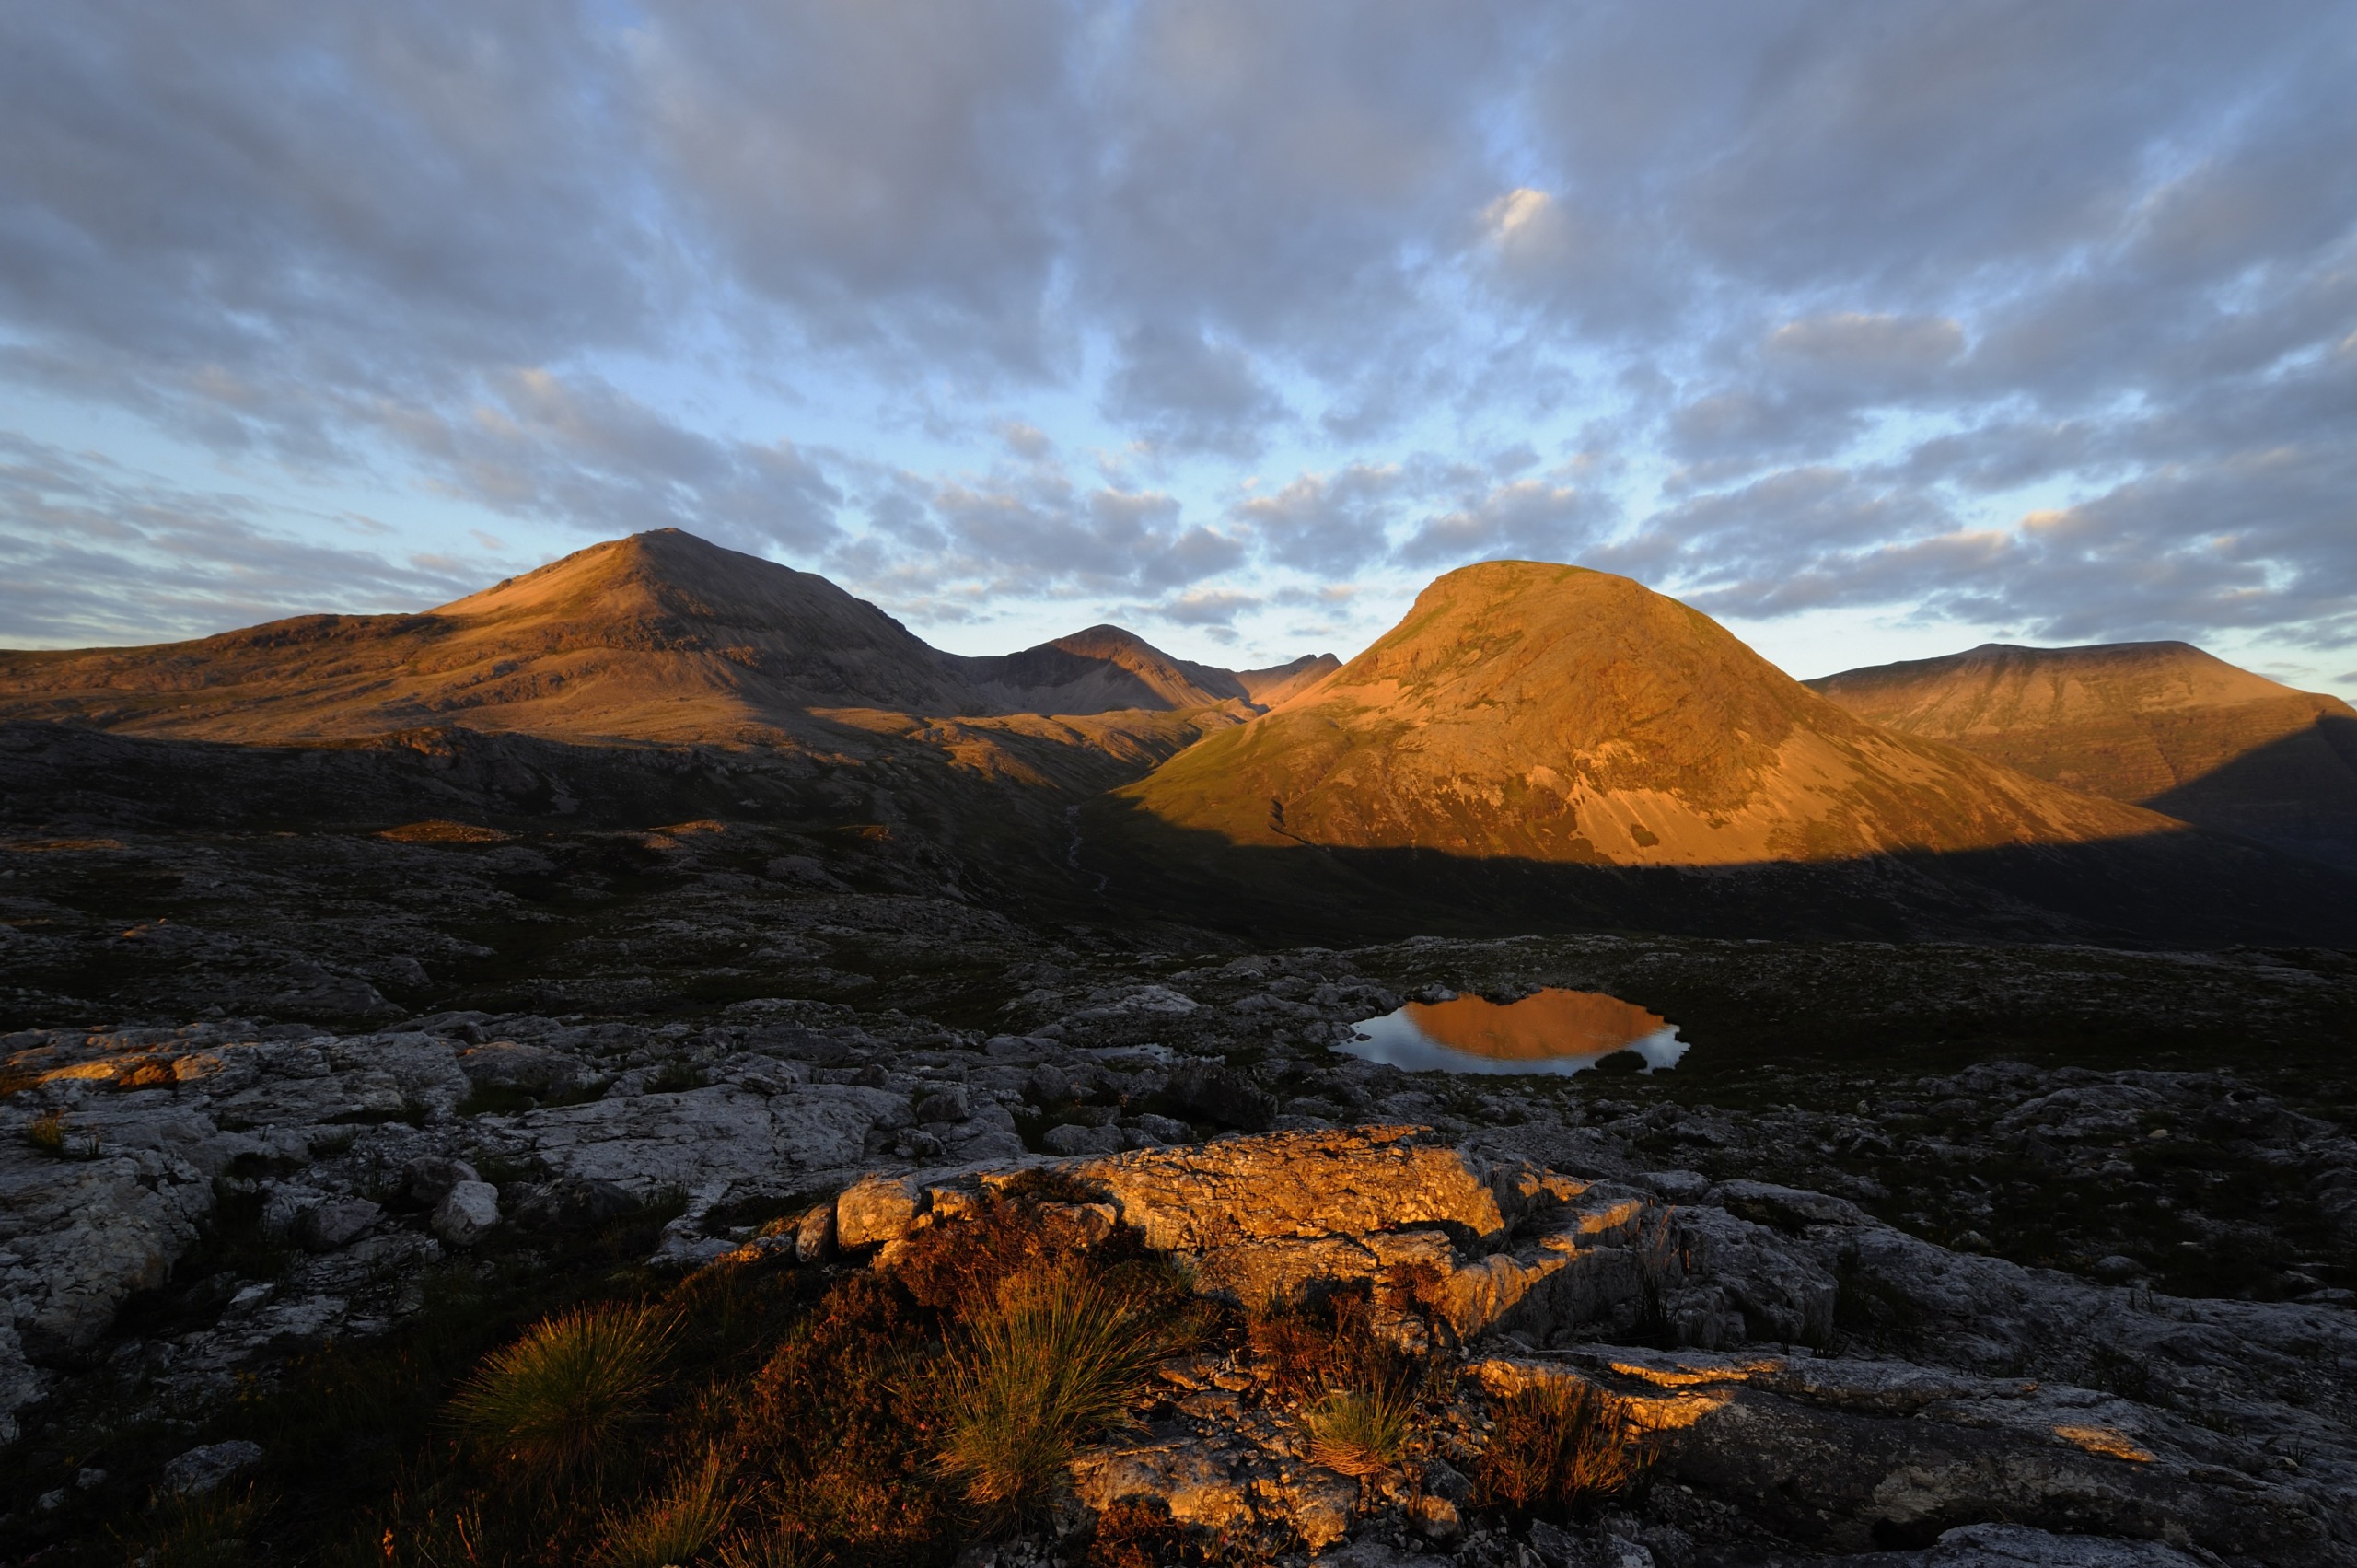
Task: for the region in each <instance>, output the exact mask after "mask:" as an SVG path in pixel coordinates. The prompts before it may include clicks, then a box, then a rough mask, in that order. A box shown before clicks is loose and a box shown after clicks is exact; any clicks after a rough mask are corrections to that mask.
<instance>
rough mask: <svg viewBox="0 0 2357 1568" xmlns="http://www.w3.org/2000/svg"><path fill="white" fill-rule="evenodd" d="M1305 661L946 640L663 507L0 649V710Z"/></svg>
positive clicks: (229, 732) (1156, 672) (407, 704)
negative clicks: (704, 533) (330, 604)
mask: <svg viewBox="0 0 2357 1568" xmlns="http://www.w3.org/2000/svg"><path fill="white" fill-rule="evenodd" d="M1328 662H1329V663H1330V662H1331V660H1330V656H1329V660H1328ZM1303 668H1306V666H1304V665H1303V664H1302V663H1301V661H1296V664H1295V665H1294V666H1286V667H1283V668H1282V669H1281V670H1279V671H1250V672H1246V673H1244V674H1241V675H1239V674H1238V673H1237V672H1235V671H1231V670H1224V669H1216V668H1212V667H1210V666H1208V665H1198V664H1192V663H1190V662H1188V661H1186V660H1182V659H1175V658H1172V657H1170V656H1168V655H1167V654H1164V653H1162V652H1161V651H1160V650H1158V649H1156V648H1155V647H1153V646H1152V645H1149V644H1147V643H1146V642H1144V640H1143V639H1141V638H1139V637H1137V636H1136V635H1134V634H1133V633H1128V632H1124V631H1122V630H1121V629H1120V628H1119V627H1113V626H1097V627H1092V628H1090V629H1089V630H1088V631H1086V632H1083V633H1077V634H1076V635H1074V636H1071V637H1065V638H1060V639H1058V640H1057V641H1055V642H1053V643H1048V644H1043V645H1040V646H1039V647H1037V648H1032V649H1029V650H1027V651H1026V652H1023V653H1019V654H1012V655H1007V656H1004V657H999V658H980V659H974V658H960V657H958V656H954V655H951V654H946V653H943V652H941V651H940V650H938V649H935V648H934V647H931V646H929V645H927V644H925V643H924V642H923V640H922V639H920V638H919V637H917V636H916V635H915V634H914V633H911V632H910V631H909V630H908V629H907V628H906V627H904V626H902V625H901V624H900V622H899V621H895V620H893V619H892V618H891V617H890V616H888V615H887V614H885V613H884V612H883V611H882V610H878V609H877V608H876V607H875V606H874V605H872V604H869V603H867V602H866V601H865V600H864V599H859V598H853V596H852V595H850V594H848V593H845V592H844V591H843V590H842V588H839V587H836V586H835V585H834V584H832V583H830V582H829V581H828V580H827V579H826V578H824V577H821V576H817V575H812V574H810V573H807V572H796V571H794V570H792V569H791V568H788V567H784V566H780V565H778V564H776V563H772V562H769V561H764V560H761V558H759V557H757V556H751V555H745V554H741V553H739V552H736V551H732V550H726V549H723V548H721V547H719V546H717V545H714V544H711V543H708V542H706V541H705V540H701V539H698V538H696V537H695V536H694V535H692V534H689V533H683V532H680V531H679V530H678V529H675V528H666V529H662V530H660V531H657V532H653V533H643V534H634V535H633V536H631V537H630V538H628V539H621V540H610V541H608V542H606V543H603V544H598V545H592V546H590V547H589V548H588V549H586V550H583V551H579V552H575V553H574V554H572V555H568V556H566V557H564V558H563V560H561V561H556V562H553V563H550V564H549V565H546V566H542V567H540V569H539V570H537V571H533V572H528V573H526V574H525V575H522V576H518V577H513V578H510V579H508V580H507V581H505V582H503V583H500V584H498V585H497V586H495V587H491V588H487V589H485V590H484V591H482V593H478V594H472V595H470V596H469V597H467V598H462V599H459V600H457V601H456V602H455V603H451V604H447V605H443V606H441V607H440V608H439V609H435V610H427V611H424V612H423V613H421V614H415V615H306V616H298V617H296V618H293V619H291V620H286V621H273V622H270V623H269V624H267V625H262V626H255V627H250V628H248V629H246V630H243V631H238V632H228V633H222V634H221V635H219V636H215V637H206V638H203V639H200V640H198V641H195V642H188V643H174V644H168V645H162V646H157V647H139V648H100V649H87V650H79V651H74V652H64V653H33V652H12V653H0V718H13V719H56V720H64V721H69V722H75V723H82V724H91V725H97V726H102V727H106V728H110V729H119V730H122V731H125V732H127V733H131V734H144V735H157V736H174V737H182V738H204V739H210V740H226V741H235V742H240V743H255V742H289V741H291V742H297V743H318V742H321V741H339V740H350V739H355V738H365V737H369V736H378V735H385V734H389V733H393V732H397V731H401V730H405V729H411V728H417V727H431V726H451V725H458V726H466V727H470V728H474V729H481V730H496V731H509V732H516V733H521V734H528V735H533V736H537V737H540V738H548V739H555V740H563V741H571V742H576V743H597V742H606V741H614V740H626V741H664V742H722V743H725V742H728V741H731V740H735V739H737V738H742V737H744V736H747V735H751V734H761V733H768V732H800V731H805V730H807V729H808V727H809V723H808V721H809V718H810V715H812V714H819V715H821V716H824V715H827V714H836V713H840V712H841V711H844V710H878V711H882V712H888V713H905V714H927V715H933V716H951V715H958V716H967V717H975V718H984V717H992V716H1004V715H1010V714H1042V715H1045V714H1074V715H1088V714H1106V713H1109V712H1113V711H1127V710H1132V709H1137V710H1145V711H1149V712H1155V713H1170V712H1178V711H1182V710H1188V709H1193V708H1201V707H1207V706H1211V705H1214V704H1219V703H1236V704H1245V703H1250V702H1252V701H1253V699H1252V695H1251V693H1252V692H1253V691H1256V690H1260V691H1268V690H1271V689H1272V687H1277V686H1282V685H1283V676H1284V675H1285V674H1286V673H1287V672H1291V673H1292V674H1294V675H1296V676H1297V675H1298V674H1299V673H1300V671H1301V670H1302V669H1303ZM1247 711H1248V709H1246V708H1244V707H1242V706H1239V707H1238V708H1237V716H1239V717H1240V716H1242V714H1244V713H1245V712H1247Z"/></svg>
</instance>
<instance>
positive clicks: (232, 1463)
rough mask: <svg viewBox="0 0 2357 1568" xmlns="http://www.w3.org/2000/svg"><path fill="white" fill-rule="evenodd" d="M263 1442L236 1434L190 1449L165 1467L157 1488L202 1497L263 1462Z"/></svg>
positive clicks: (182, 1495) (175, 1493)
mask: <svg viewBox="0 0 2357 1568" xmlns="http://www.w3.org/2000/svg"><path fill="white" fill-rule="evenodd" d="M261 1458H262V1454H261V1444H259V1443H249V1442H247V1441H246V1440H245V1439H243V1438H241V1437H233V1438H231V1439H230V1440H229V1441H228V1442H226V1443H207V1444H205V1445H204V1446H203V1447H200V1448H191V1449H190V1450H189V1451H188V1452H187V1453H185V1454H182V1455H180V1458H176V1459H173V1460H172V1461H171V1462H170V1463H168V1464H167V1465H166V1466H165V1467H164V1473H163V1476H162V1478H161V1480H160V1481H158V1482H157V1490H159V1491H161V1492H164V1493H168V1494H169V1495H172V1496H176V1497H202V1496H203V1495H204V1494H205V1493H209V1492H212V1491H214V1490H215V1488H217V1487H219V1486H220V1484H221V1483H222V1482H223V1481H227V1480H228V1479H229V1478H230V1477H232V1476H235V1475H238V1474H240V1473H241V1472H243V1471H246V1470H250V1469H253V1468H254V1467H255V1466H256V1465H258V1464H260V1463H261Z"/></svg>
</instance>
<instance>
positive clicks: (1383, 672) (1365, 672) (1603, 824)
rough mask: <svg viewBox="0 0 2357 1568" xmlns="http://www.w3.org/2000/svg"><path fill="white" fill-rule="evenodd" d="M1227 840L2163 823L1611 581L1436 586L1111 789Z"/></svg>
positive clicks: (1529, 840) (1903, 836)
mask: <svg viewBox="0 0 2357 1568" xmlns="http://www.w3.org/2000/svg"><path fill="white" fill-rule="evenodd" d="M1124 793H1125V795H1126V796H1127V797H1128V798H1130V799H1132V800H1133V801H1135V802H1136V803H1137V804H1138V805H1139V806H1140V807H1143V808H1144V810H1146V811H1147V812H1149V813H1151V814H1152V815H1153V816H1154V817H1155V818H1157V819H1160V820H1162V821H1164V822H1167V823H1169V824H1171V825H1173V826H1176V827H1181V828H1190V829H1201V830H1209V831H1212V832H1214V833H1217V834H1219V835H1220V836H1221V837H1222V838H1224V839H1225V840H1226V841H1227V842H1231V843H1238V844H1263V845H1271V846H1273V845H1282V844H1286V843H1296V842H1297V843H1310V844H1322V845H1333V846H1348V847H1353V848H1366V849H1376V848H1382V849H1408V848H1422V849H1435V850H1441V851H1444V852H1446V853H1447V854H1453V855H1459V856H1482V857H1498V856H1510V857H1514V858H1516V859H1524V860H1532V861H1541V862H1573V863H1581V864H1599V863H1603V864H1612V865H1754V864H1758V863H1760V862H1763V861H1777V860H1803V861H1813V860H1827V859H1839V858H1843V857H1851V856H1857V855H1866V854H1885V853H1889V852H1893V851H1898V850H1932V851H1940V852H1945V851H1956V850H1970V849H1986V848H1991V847H1994V846H1999V845H2010V844H2026V843H2076V842H2090V841H2094V840H2098V839H2114V838H2125V837H2133V836H2136V835H2140V834H2150V833H2163V832H2170V831H2174V830H2177V826H2178V825H2177V823H2174V822H2172V821H2170V820H2169V819H2166V818H2164V817H2160V816H2157V815H2155V814H2154V813H2151V812H2147V811H2142V810H2138V809H2136V808H2135V807H2129V806H2124V805H2121V804H2119V803H2118V802H2114V801H2108V800H2097V799H2094V798H2091V797H2089V796H2084V795H2080V794H2077V793H2074V792H2072V791H2069V790H2063V789H2058V788H2056V787H2054V786H2052V785H2050V784H2043V783H2041V782H2039V781H2038V780H2035V779H2030V778H2026V777H2025V776H2023V775H2021V774H2019V773H2016V772H2011V771H2009V770H2007V769H2004V768H2000V767H1995V766H1992V765H1991V764H1990V763H1989V762H1987V761H1984V760H1982V759H1980V758H1979V757H1975V756H1973V755H1971V754H1969V753H1967V752H1963V751H1958V750H1956V749H1952V748H1949V747H1945V746H1941V745H1938V744H1935V743H1930V742H1925V741H1922V740H1918V739H1914V738H1909V737H1903V736H1898V735H1893V734H1890V733H1888V732H1887V731H1884V730H1881V729H1877V728H1876V727H1875V726H1872V725H1870V724H1866V723H1864V722H1862V721H1861V720H1859V719H1858V718H1856V717H1855V716H1853V715H1852V714H1849V713H1848V712H1846V711H1845V710H1843V709H1841V708H1840V707H1838V706H1836V705H1835V704H1833V703H1829V702H1828V701H1826V700H1825V699H1824V698H1822V697H1819V696H1817V694H1816V693H1814V692H1812V691H1808V690H1807V689H1806V688H1805V687H1804V686H1802V685H1801V684H1800V683H1799V682H1798V681H1795V680H1793V679H1790V678H1789V677H1787V676H1785V675H1784V674H1782V672H1781V671H1779V670H1778V669H1776V668H1775V667H1774V666H1772V665H1771V664H1769V663H1768V662H1767V661H1766V660H1764V659H1762V658H1760V657H1759V656H1758V655H1756V654H1754V653H1753V652H1752V651H1751V650H1750V649H1748V648H1747V647H1745V646H1744V645H1742V644H1741V643H1739V642H1737V641H1736V639H1735V638H1734V637H1733V636H1732V635H1730V634H1729V633H1727V632H1726V631H1725V629H1724V628H1723V627H1721V626H1720V625H1718V624H1717V622H1715V621H1712V620H1711V619H1710V618H1709V617H1707V616H1705V615H1702V614H1701V613H1700V612H1699V611H1696V610H1690V609H1689V608H1687V607H1686V606H1685V605H1682V604H1679V603H1678V601H1677V600H1675V599H1671V598H1664V597H1663V596H1662V595H1660V594H1656V593H1653V592H1651V591H1649V590H1648V589H1646V588H1643V587H1640V586H1639V585H1637V584H1636V583H1633V582H1631V581H1630V580H1629V579H1628V578H1625V577H1616V576H1611V575H1608V574H1605V573H1601V572H1590V571H1585V570H1582V569H1580V568H1578V567H1573V566H1552V565H1540V564H1536V563H1528V562H1493V563H1488V564H1485V565H1480V566H1469V567H1467V568H1465V569H1464V570H1462V571H1458V572H1452V573H1450V574H1449V575H1446V576H1445V577H1442V578H1441V579H1440V580H1439V581H1437V582H1435V583H1434V584H1433V585H1432V586H1431V587H1428V588H1426V589H1425V590H1424V592H1423V593H1422V595H1421V596H1419V597H1418V598H1417V600H1416V602H1415V605H1414V607H1413V608H1412V609H1411V610H1410V611H1409V612H1408V616H1407V618H1406V619H1405V620H1403V621H1400V623H1399V625H1398V626H1396V627H1394V628H1393V629H1392V630H1391V631H1390V632H1389V633H1387V634H1386V635H1385V636H1384V637H1383V638H1382V639H1381V640H1380V641H1378V642H1376V644H1375V645H1374V646H1372V647H1370V648H1369V649H1367V651H1366V652H1364V654H1361V655H1360V656H1358V657H1357V658H1354V659H1353V660H1352V661H1351V662H1350V663H1349V664H1347V665H1344V666H1343V667H1342V668H1341V669H1340V670H1339V671H1338V672H1336V673H1335V674H1333V675H1330V676H1329V677H1328V678H1326V679H1324V680H1323V681H1321V682H1320V683H1318V685H1316V686H1315V687H1313V688H1311V689H1309V690H1307V691H1303V692H1301V693H1299V694H1297V695H1295V697H1294V698H1293V699H1292V700H1291V701H1289V702H1286V703H1282V704H1280V705H1278V706H1277V707H1275V708H1273V709H1272V710H1271V712H1269V713H1268V714H1265V715H1263V716H1261V717H1260V718H1257V719H1255V720H1253V721H1252V722H1251V723H1249V724H1248V725H1245V726H1241V727H1239V728H1237V729H1232V730H1228V731H1225V732H1224V733H1222V734H1219V735H1215V736H1213V737H1210V738H1207V739H1205V740H1203V741H1202V742H1201V743H1200V744H1198V745H1196V746H1194V747H1192V748H1190V749H1188V750H1187V751H1185V752H1182V753H1180V754H1179V756H1177V757H1174V758H1173V759H1171V761H1168V762H1167V763H1165V764H1164V765H1163V766H1162V767H1161V768H1160V769H1158V770H1157V771H1156V772H1155V773H1154V774H1153V775H1152V776H1151V777H1149V778H1147V779H1145V780H1144V781H1142V782H1140V783H1139V784H1134V785H1132V786H1130V787H1129V788H1128V789H1127V790H1126V791H1125V792H1124Z"/></svg>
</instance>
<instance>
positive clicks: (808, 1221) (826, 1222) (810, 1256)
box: [794, 1203, 835, 1263]
mask: <svg viewBox="0 0 2357 1568" xmlns="http://www.w3.org/2000/svg"><path fill="white" fill-rule="evenodd" d="M834 1252H835V1206H834V1205H833V1204H832V1203H820V1204H819V1205H818V1206H817V1207H816V1208H813V1209H811V1210H810V1211H809V1212H808V1213H807V1214H804V1215H803V1216H802V1218H801V1220H800V1222H799V1223H797V1224H796V1225H795V1227H794V1256H795V1260H797V1261H799V1262H804V1263H823V1262H825V1261H826V1260H828V1259H829V1258H831V1257H833V1256H834Z"/></svg>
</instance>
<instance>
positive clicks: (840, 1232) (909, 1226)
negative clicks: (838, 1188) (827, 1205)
mask: <svg viewBox="0 0 2357 1568" xmlns="http://www.w3.org/2000/svg"><path fill="white" fill-rule="evenodd" d="M917 1193H918V1189H917V1182H916V1179H915V1178H913V1177H906V1176H900V1177H892V1176H865V1177H862V1178H861V1179H859V1180H857V1181H854V1182H853V1183H852V1184H851V1185H850V1186H849V1187H846V1188H844V1189H843V1190H842V1192H841V1193H840V1194H838V1195H837V1196H836V1198H835V1242H836V1245H838V1246H840V1247H842V1249H844V1250H845V1251H847V1252H856V1251H858V1250H859V1249H861V1248H863V1247H877V1246H881V1245H882V1244H884V1243H885V1242H888V1241H898V1240H900V1238H901V1237H904V1236H907V1235H908V1234H909V1233H910V1232H911V1231H912V1230H914V1229H915V1228H916V1220H917Z"/></svg>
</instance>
